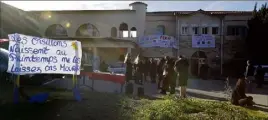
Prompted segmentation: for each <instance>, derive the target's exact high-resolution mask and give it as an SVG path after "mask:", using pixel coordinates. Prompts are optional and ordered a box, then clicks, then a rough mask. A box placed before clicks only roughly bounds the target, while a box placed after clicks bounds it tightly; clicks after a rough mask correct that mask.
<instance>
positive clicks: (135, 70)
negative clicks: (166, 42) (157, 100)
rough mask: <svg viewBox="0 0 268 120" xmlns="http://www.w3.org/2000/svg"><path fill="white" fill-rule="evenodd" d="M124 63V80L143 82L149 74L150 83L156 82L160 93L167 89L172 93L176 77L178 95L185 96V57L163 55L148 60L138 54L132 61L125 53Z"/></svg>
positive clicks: (186, 62)
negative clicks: (178, 87)
mask: <svg viewBox="0 0 268 120" xmlns="http://www.w3.org/2000/svg"><path fill="white" fill-rule="evenodd" d="M124 63H125V64H126V73H125V76H126V82H128V81H130V80H135V83H137V84H143V83H144V81H147V76H149V77H150V80H151V82H152V83H156V82H157V84H158V89H160V90H161V92H160V93H161V94H166V93H167V91H169V92H170V94H174V93H175V87H176V80H177V78H178V81H179V82H178V83H179V86H180V95H181V97H186V86H187V80H188V68H189V63H188V60H187V59H186V58H185V57H183V56H179V57H178V58H171V57H169V56H165V57H164V58H160V59H158V60H155V59H153V58H151V59H149V60H148V59H146V58H142V57H141V56H140V55H138V56H137V57H136V58H135V60H134V61H132V59H131V57H130V55H129V54H127V55H126V57H125V61H124Z"/></svg>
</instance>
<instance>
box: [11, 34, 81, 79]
mask: <svg viewBox="0 0 268 120" xmlns="http://www.w3.org/2000/svg"><path fill="white" fill-rule="evenodd" d="M8 37H9V40H10V41H9V48H8V50H9V62H8V70H7V72H9V73H14V74H20V75H23V74H42V73H43V74H45V73H46V74H47V73H52V74H75V75H79V74H80V66H81V57H82V49H81V42H79V41H69V40H52V39H47V38H39V37H33V36H27V35H22V34H9V35H8Z"/></svg>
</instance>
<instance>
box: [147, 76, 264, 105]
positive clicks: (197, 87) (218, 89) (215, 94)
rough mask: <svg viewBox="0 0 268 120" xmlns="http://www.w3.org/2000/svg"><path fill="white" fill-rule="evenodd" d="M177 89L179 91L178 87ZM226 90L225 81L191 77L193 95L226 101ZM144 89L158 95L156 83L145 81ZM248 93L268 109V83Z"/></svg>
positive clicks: (189, 93)
mask: <svg viewBox="0 0 268 120" xmlns="http://www.w3.org/2000/svg"><path fill="white" fill-rule="evenodd" d="M231 87H234V85H231ZM176 90H177V91H178V88H176ZM225 90H226V89H225V82H224V81H221V80H199V79H190V80H189V81H188V88H187V94H188V96H191V97H198V98H204V99H213V100H222V101H225V100H227V97H228V95H227V94H226V92H225ZM144 91H145V94H146V95H158V90H157V85H156V84H151V83H145V84H144ZM247 95H250V96H252V97H253V98H254V101H255V102H256V104H258V105H260V106H262V107H266V108H267V109H268V85H266V86H264V88H262V89H257V88H254V89H253V91H252V93H248V94H247Z"/></svg>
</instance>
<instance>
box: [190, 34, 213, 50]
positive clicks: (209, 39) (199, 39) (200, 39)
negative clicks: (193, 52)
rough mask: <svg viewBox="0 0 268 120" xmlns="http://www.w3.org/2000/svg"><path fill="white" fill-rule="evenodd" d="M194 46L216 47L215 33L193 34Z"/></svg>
mask: <svg viewBox="0 0 268 120" xmlns="http://www.w3.org/2000/svg"><path fill="white" fill-rule="evenodd" d="M192 47H193V48H215V38H214V36H213V35H206V34H203V35H193V36H192Z"/></svg>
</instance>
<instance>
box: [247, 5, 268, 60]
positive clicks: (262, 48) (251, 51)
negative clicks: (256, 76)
mask: <svg viewBox="0 0 268 120" xmlns="http://www.w3.org/2000/svg"><path fill="white" fill-rule="evenodd" d="M246 48H247V54H248V58H249V59H250V60H253V61H254V62H255V63H258V64H268V56H267V53H266V52H268V7H267V4H263V5H262V7H261V8H260V9H259V10H257V3H256V4H255V7H254V10H253V17H252V18H251V19H250V20H248V35H247V38H246Z"/></svg>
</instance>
